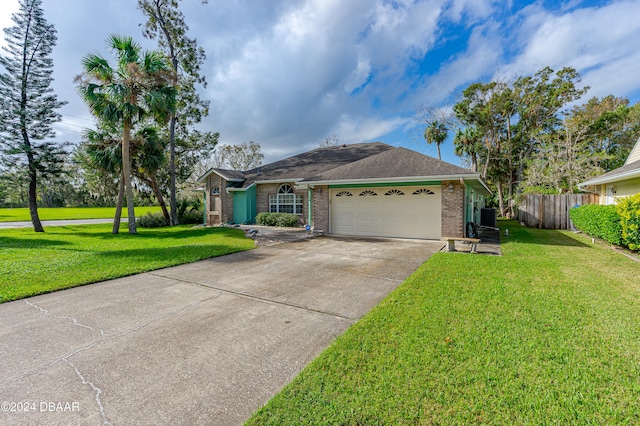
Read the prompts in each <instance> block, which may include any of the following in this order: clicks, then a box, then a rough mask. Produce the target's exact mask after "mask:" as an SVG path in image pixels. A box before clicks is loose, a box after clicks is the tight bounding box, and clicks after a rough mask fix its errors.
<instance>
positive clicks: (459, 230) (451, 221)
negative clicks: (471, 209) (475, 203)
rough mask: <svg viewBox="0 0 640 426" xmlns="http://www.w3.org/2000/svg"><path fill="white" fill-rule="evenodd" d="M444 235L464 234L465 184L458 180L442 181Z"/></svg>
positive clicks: (456, 235) (457, 235) (455, 235)
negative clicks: (450, 186) (451, 190)
mask: <svg viewBox="0 0 640 426" xmlns="http://www.w3.org/2000/svg"><path fill="white" fill-rule="evenodd" d="M449 184H452V185H453V192H449ZM442 236H445V237H463V236H464V185H461V184H460V182H457V181H443V182H442Z"/></svg>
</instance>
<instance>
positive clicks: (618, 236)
mask: <svg viewBox="0 0 640 426" xmlns="http://www.w3.org/2000/svg"><path fill="white" fill-rule="evenodd" d="M569 217H571V220H572V221H573V224H574V225H575V226H576V228H578V229H579V230H581V231H582V232H584V233H586V234H589V235H591V236H593V237H597V238H600V239H602V240H605V241H608V242H610V243H611V244H615V245H621V244H622V227H621V226H620V215H619V214H618V211H617V210H616V206H613V205H611V206H601V205H599V204H588V205H586V206H580V207H574V208H572V209H571V210H570V211H569Z"/></svg>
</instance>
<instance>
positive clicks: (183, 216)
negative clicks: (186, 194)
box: [176, 198, 204, 225]
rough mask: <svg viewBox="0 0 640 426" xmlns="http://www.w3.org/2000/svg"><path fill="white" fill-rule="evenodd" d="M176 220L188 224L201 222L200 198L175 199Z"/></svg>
mask: <svg viewBox="0 0 640 426" xmlns="http://www.w3.org/2000/svg"><path fill="white" fill-rule="evenodd" d="M176 207H177V211H178V222H180V224H181V225H188V224H194V223H202V222H203V218H202V216H203V214H204V212H203V210H202V200H201V199H200V198H181V199H179V200H177V201H176Z"/></svg>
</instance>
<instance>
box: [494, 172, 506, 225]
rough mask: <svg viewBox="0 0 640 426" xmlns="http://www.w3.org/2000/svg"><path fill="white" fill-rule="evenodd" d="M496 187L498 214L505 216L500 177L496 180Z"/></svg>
mask: <svg viewBox="0 0 640 426" xmlns="http://www.w3.org/2000/svg"><path fill="white" fill-rule="evenodd" d="M496 187H497V188H498V207H499V208H500V216H502V217H505V216H506V211H505V210H506V209H505V208H504V190H503V189H502V182H500V179H498V180H496Z"/></svg>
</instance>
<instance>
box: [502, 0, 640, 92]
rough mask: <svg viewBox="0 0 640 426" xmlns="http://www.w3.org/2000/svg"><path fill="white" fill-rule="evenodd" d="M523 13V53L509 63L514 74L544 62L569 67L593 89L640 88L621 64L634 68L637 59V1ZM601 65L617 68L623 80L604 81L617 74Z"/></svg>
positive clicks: (639, 33)
mask: <svg viewBox="0 0 640 426" xmlns="http://www.w3.org/2000/svg"><path fill="white" fill-rule="evenodd" d="M523 15H524V23H523V34H522V35H521V38H520V40H519V43H521V44H522V53H521V54H520V55H519V56H518V57H517V58H516V59H515V60H514V61H513V62H512V64H511V65H510V66H509V68H510V69H511V70H512V71H513V72H514V73H532V72H535V71H537V70H539V69H542V68H543V67H545V66H547V65H548V66H551V67H552V68H553V69H560V68H562V67H564V66H572V67H574V68H576V69H577V70H578V71H579V72H580V73H581V74H582V75H583V76H584V77H585V78H584V80H585V82H587V81H588V80H591V82H590V83H591V84H592V85H593V87H594V88H596V87H598V89H596V90H597V91H598V92H601V91H602V89H600V87H611V88H615V87H616V86H618V87H620V88H621V89H622V90H623V91H628V90H629V88H636V89H637V88H640V73H639V72H637V71H635V73H634V72H633V71H626V67H631V68H632V69H633V64H634V61H635V64H636V65H635V66H636V67H637V63H638V62H637V58H638V47H637V41H638V40H639V39H640V25H638V16H640V2H638V1H616V2H612V3H610V4H607V5H605V6H602V7H591V8H583V9H577V10H572V11H569V12H563V13H558V14H554V13H551V12H548V11H545V10H543V9H541V8H540V7H532V8H529V9H526V10H524V11H523ZM605 70H610V71H611V70H617V72H621V73H622V75H623V76H624V79H623V81H620V82H619V83H620V84H615V82H612V81H607V80H615V79H619V76H618V74H608V72H605ZM633 74H635V78H634V77H633ZM588 76H592V78H590V79H588V78H587V77H588ZM595 76H598V77H602V78H603V79H602V80H595V79H594V78H593V77H595ZM614 76H615V78H614ZM605 77H606V78H605ZM623 88H625V89H623ZM618 93H620V92H618Z"/></svg>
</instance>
